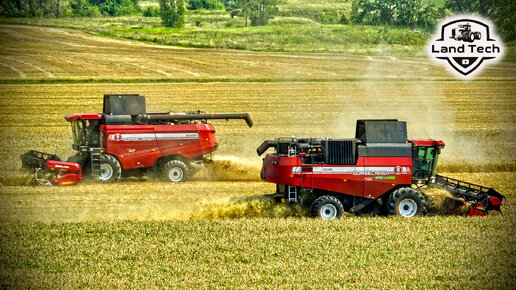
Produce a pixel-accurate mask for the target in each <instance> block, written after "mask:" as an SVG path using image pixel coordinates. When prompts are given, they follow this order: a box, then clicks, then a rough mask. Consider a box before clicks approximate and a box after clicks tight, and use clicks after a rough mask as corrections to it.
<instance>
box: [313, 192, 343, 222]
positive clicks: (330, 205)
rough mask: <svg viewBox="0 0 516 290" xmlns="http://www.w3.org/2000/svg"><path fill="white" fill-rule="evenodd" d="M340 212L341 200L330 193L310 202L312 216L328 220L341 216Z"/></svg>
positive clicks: (341, 207) (341, 209)
mask: <svg viewBox="0 0 516 290" xmlns="http://www.w3.org/2000/svg"><path fill="white" fill-rule="evenodd" d="M342 213H344V206H343V205H342V202H340V200H338V199H337V198H336V197H334V196H331V195H323V196H321V197H319V198H317V199H316V200H315V201H314V203H313V204H312V216H313V217H319V218H322V219H325V220H329V219H335V218H339V217H341V216H342Z"/></svg>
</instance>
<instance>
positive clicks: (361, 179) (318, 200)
mask: <svg viewBox="0 0 516 290" xmlns="http://www.w3.org/2000/svg"><path fill="white" fill-rule="evenodd" d="M444 145H445V144H444V142H442V141H437V140H408V139H407V126H406V122H404V121H398V120H358V121H357V126H356V133H355V138H353V139H329V138H302V139H297V138H295V137H292V138H278V139H275V140H267V141H265V142H263V143H262V144H261V145H260V146H259V147H258V148H257V153H258V155H259V156H261V155H262V154H263V153H265V151H267V149H268V148H271V147H272V148H274V149H275V152H274V153H273V154H267V155H266V156H265V158H264V159H263V166H262V170H261V172H260V175H261V178H262V179H263V180H265V181H268V182H272V183H275V184H276V193H275V194H274V195H272V196H273V197H274V198H275V199H276V200H280V201H282V202H291V203H301V204H303V205H305V206H309V207H310V210H311V214H312V215H313V216H316V217H322V218H324V219H331V218H337V217H340V216H341V215H342V214H343V212H344V211H347V212H350V213H353V214H355V215H360V214H363V213H371V212H372V213H375V214H381V215H387V214H396V215H401V216H405V217H412V216H416V215H425V214H426V213H427V204H426V198H425V195H424V193H423V191H422V189H423V187H425V186H429V187H430V186H433V187H438V188H443V189H446V190H448V191H450V192H451V193H452V194H453V195H454V196H455V197H456V201H461V202H462V203H463V205H467V207H468V208H467V215H470V216H471V215H485V214H487V211H488V210H500V205H501V202H502V201H503V199H504V196H503V195H501V194H500V193H498V192H496V191H495V190H494V189H492V188H487V187H484V186H479V185H475V184H472V183H468V182H464V181H458V180H455V179H452V178H448V177H444V176H441V175H437V174H436V168H437V161H438V156H439V154H440V152H441V149H442V148H444Z"/></svg>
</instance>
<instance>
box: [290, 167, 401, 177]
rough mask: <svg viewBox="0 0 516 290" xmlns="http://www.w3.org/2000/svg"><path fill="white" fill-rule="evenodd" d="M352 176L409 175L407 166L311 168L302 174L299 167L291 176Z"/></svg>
mask: <svg viewBox="0 0 516 290" xmlns="http://www.w3.org/2000/svg"><path fill="white" fill-rule="evenodd" d="M301 173H303V174H353V175H393V174H395V175H400V174H411V172H410V167H408V166H393V167H392V166H391V167H389V166H387V167H369V166H353V167H313V170H312V172H302V169H301V167H293V168H292V174H301Z"/></svg>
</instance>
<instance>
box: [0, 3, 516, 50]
mask: <svg viewBox="0 0 516 290" xmlns="http://www.w3.org/2000/svg"><path fill="white" fill-rule="evenodd" d="M139 1H140V0H0V15H1V16H4V17H62V16H69V17H73V16H78V17H97V16H122V15H130V14H136V13H142V14H143V15H144V16H152V17H161V19H162V23H163V25H164V26H167V27H182V26H183V25H184V15H185V14H186V11H187V10H200V9H205V10H226V11H227V12H228V13H229V14H230V16H231V17H241V18H242V21H243V24H244V26H249V25H251V26H259V25H267V24H268V22H269V20H270V19H271V18H272V17H274V15H277V14H278V13H279V12H280V11H279V9H278V5H279V4H281V2H284V1H287V0H159V4H160V7H159V8H158V7H154V6H148V7H146V8H145V9H143V11H142V10H141V8H140V5H139ZM434 3H435V2H434V1H430V0H351V13H350V15H349V19H348V17H347V16H346V15H339V13H337V14H336V15H333V14H332V15H331V16H332V17H330V18H331V19H330V20H332V19H333V20H335V21H334V22H335V23H334V24H349V23H352V24H355V25H390V26H403V27H421V28H428V29H429V28H431V27H433V26H434V25H435V23H437V22H438V21H439V20H440V19H442V18H443V17H446V16H447V15H450V14H452V13H473V14H479V15H482V16H485V17H487V18H489V19H491V20H492V21H493V22H494V23H495V25H496V27H497V30H498V33H499V34H500V35H501V36H502V38H503V39H504V40H505V41H512V40H515V39H516V33H515V24H514V23H516V13H515V12H514V11H516V1H514V0H445V2H444V5H441V6H440V7H437V6H436V5H435V4H434ZM282 13H283V14H284V13H285V11H282ZM325 15H326V14H325ZM326 18H327V17H326ZM324 23H328V24H329V22H324Z"/></svg>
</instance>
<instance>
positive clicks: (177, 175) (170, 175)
mask: <svg viewBox="0 0 516 290" xmlns="http://www.w3.org/2000/svg"><path fill="white" fill-rule="evenodd" d="M162 172H163V177H164V178H165V180H168V181H172V182H185V181H187V180H188V179H189V178H190V169H189V168H188V166H187V165H186V163H184V162H183V161H181V160H170V161H169V162H167V163H165V164H164V165H163V170H162Z"/></svg>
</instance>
